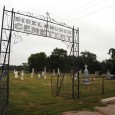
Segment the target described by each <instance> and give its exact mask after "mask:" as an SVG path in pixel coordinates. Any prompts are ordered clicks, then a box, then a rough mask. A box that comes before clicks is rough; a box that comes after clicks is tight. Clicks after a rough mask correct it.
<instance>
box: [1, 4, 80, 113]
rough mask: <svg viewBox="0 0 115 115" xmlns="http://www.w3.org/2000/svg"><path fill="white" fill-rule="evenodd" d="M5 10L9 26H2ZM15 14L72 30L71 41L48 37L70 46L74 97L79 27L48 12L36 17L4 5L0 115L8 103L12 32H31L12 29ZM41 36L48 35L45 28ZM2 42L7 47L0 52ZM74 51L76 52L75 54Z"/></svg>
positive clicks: (73, 94)
mask: <svg viewBox="0 0 115 115" xmlns="http://www.w3.org/2000/svg"><path fill="white" fill-rule="evenodd" d="M5 12H9V13H11V22H10V28H4V14H5ZM16 14H18V15H22V16H26V17H29V18H34V19H37V20H42V21H45V22H46V23H47V26H48V24H49V23H51V24H55V25H58V26H61V27H64V28H68V29H71V30H72V37H73V39H72V42H71V41H66V40H62V39H60V38H59V39H58V38H53V37H50V38H53V39H57V40H61V41H63V42H65V43H66V44H67V45H68V43H69V45H68V46H70V47H71V52H72V55H73V79H72V84H73V85H72V97H73V98H75V88H74V87H75V82H74V74H75V73H74V70H75V67H74V61H75V60H74V57H75V56H77V57H78V58H79V29H74V27H73V28H71V27H69V26H67V25H66V24H65V23H58V22H57V21H55V20H52V19H51V18H50V16H49V14H48V13H47V17H46V18H45V17H44V18H38V17H34V16H32V15H25V14H22V13H19V12H14V10H13V9H12V11H9V10H6V9H5V6H4V8H3V16H2V26H1V38H0V59H1V56H2V53H4V54H5V55H4V57H3V58H4V61H3V63H0V67H1V71H0V115H4V114H5V111H6V109H7V107H8V103H9V63H10V47H11V38H12V32H13V31H14V32H21V33H26V34H32V33H27V32H22V31H16V30H14V17H15V15H16ZM3 31H8V32H9V35H8V36H9V38H8V40H4V38H3V36H2V34H3ZM76 33H77V37H76V38H75V34H76ZM32 35H35V34H32ZM38 36H41V35H38ZM43 37H48V36H47V28H46V36H43ZM76 41H77V42H76ZM2 42H7V47H6V49H5V52H2ZM76 52H77V55H75V53H76ZM70 54H71V53H70ZM78 70H79V66H78ZM4 79H5V81H4ZM3 81H4V83H5V87H4V85H3V86H2V82H3ZM62 82H63V81H62ZM3 89H4V90H3ZM60 89H61V85H60V87H59V90H58V92H57V95H58V94H59V91H60ZM1 92H3V93H1ZM4 92H5V93H4ZM78 98H79V72H78Z"/></svg>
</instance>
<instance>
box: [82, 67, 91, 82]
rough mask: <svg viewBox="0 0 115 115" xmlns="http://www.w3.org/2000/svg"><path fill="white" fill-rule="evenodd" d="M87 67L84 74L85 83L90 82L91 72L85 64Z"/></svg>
mask: <svg viewBox="0 0 115 115" xmlns="http://www.w3.org/2000/svg"><path fill="white" fill-rule="evenodd" d="M84 67H85V70H84V74H83V80H82V82H83V84H90V79H89V72H88V69H87V67H88V66H87V65H85V66H84Z"/></svg>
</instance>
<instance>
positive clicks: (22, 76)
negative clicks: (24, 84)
mask: <svg viewBox="0 0 115 115" xmlns="http://www.w3.org/2000/svg"><path fill="white" fill-rule="evenodd" d="M21 80H24V70H22V72H21Z"/></svg>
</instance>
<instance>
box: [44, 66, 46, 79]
mask: <svg viewBox="0 0 115 115" xmlns="http://www.w3.org/2000/svg"><path fill="white" fill-rule="evenodd" d="M44 79H46V66H45V67H44Z"/></svg>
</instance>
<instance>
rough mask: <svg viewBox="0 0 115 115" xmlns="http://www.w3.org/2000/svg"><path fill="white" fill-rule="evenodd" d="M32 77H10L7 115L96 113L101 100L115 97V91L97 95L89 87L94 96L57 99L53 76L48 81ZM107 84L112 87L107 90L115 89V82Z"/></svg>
mask: <svg viewBox="0 0 115 115" xmlns="http://www.w3.org/2000/svg"><path fill="white" fill-rule="evenodd" d="M30 76H31V75H30V74H25V76H24V80H20V78H14V75H13V74H11V75H10V99H9V108H8V110H7V113H6V115H62V112H65V111H72V110H91V111H94V107H95V106H96V105H99V100H100V99H101V98H105V97H110V96H115V90H112V91H111V92H109V93H105V94H104V95H95V92H93V89H92V87H88V89H87V90H89V92H90V93H94V95H91V96H82V97H81V98H80V99H76V100H72V98H71V94H70V95H69V96H66V97H62V96H58V97H57V96H53V95H52V90H51V76H49V75H47V78H46V79H43V78H40V79H38V78H37V74H36V75H35V76H34V77H33V78H31V77H30ZM67 79H68V78H67ZM100 80H101V78H100ZM100 80H99V81H100ZM69 81H71V80H69ZM99 81H97V83H98V82H99ZM105 82H110V83H109V84H110V86H109V85H108V86H106V87H107V88H108V89H107V90H109V89H111V88H115V80H109V81H108V80H107V81H105ZM81 87H84V86H81ZM95 87H96V85H95ZM99 87H101V86H99ZM90 88H91V89H90ZM99 89H100V88H99ZM83 90H84V91H85V90H86V89H83ZM81 92H82V91H81ZM85 92H87V91H85Z"/></svg>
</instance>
